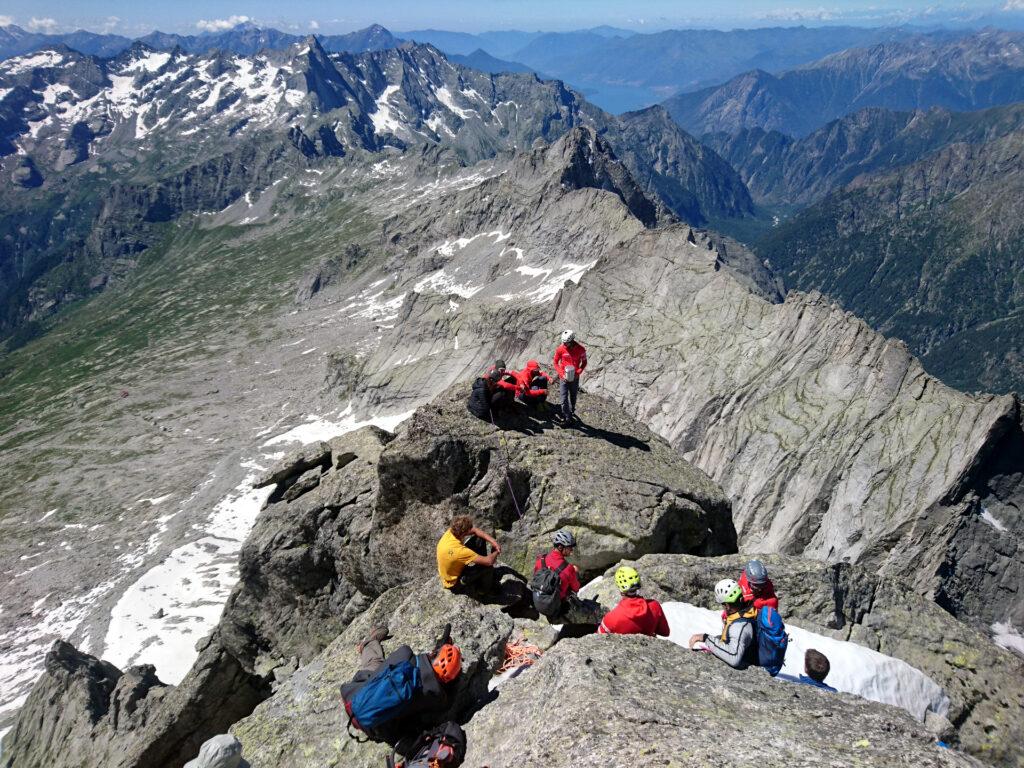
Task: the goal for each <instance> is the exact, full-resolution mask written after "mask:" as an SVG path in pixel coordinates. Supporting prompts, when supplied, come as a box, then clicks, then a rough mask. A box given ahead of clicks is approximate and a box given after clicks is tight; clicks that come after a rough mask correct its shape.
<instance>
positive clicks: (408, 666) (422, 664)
mask: <svg viewBox="0 0 1024 768" xmlns="http://www.w3.org/2000/svg"><path fill="white" fill-rule="evenodd" d="M388 637H390V635H389V634H388V630H387V627H383V626H378V627H374V628H373V629H372V630H371V631H370V634H369V635H367V636H366V637H365V638H364V639H363V640H362V641H361V642H360V643H359V644H358V645H356V651H357V652H358V653H359V662H360V664H359V671H357V672H356V673H355V675H354V676H353V678H352V680H351V682H348V683H345V684H344V685H342V686H341V698H342V701H343V702H344V705H345V712H346V714H347V715H348V720H349V722H348V726H349V728H348V730H349V735H350V736H352V738H355V739H357V740H359V737H358V735H357V734H355V733H353V731H352V728H353V727H355V728H356V729H358V730H360V731H362V732H363V733H365V734H366V735H367V737H369V738H371V739H373V740H374V741H387V742H389V743H394V742H396V741H398V740H399V739H400V738H402V737H403V736H409V735H413V734H416V733H419V731H420V730H421V729H422V727H423V726H424V724H426V723H429V722H430V721H436V720H437V719H438V717H439V716H441V715H442V714H443V713H444V711H445V710H446V709H447V707H448V695H447V691H446V690H445V688H446V686H447V685H448V684H450V683H451V682H453V681H454V680H455V679H456V678H457V677H458V676H459V673H460V672H461V671H462V652H461V651H460V650H459V647H458V646H456V645H454V644H452V642H451V626H450V625H449V626H448V627H446V628H445V631H444V634H443V636H442V637H441V638H440V639H438V641H437V643H436V644H435V646H434V650H433V651H431V652H430V653H421V654H413V651H412V648H410V647H409V646H408V645H401V646H399V647H398V648H396V649H395V650H394V651H392V652H391V653H390V654H388V656H387V657H385V656H384V646H383V645H382V644H381V643H382V642H383V641H384V640H386V639H387V638H388Z"/></svg>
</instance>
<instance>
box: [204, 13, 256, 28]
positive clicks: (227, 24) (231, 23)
mask: <svg viewBox="0 0 1024 768" xmlns="http://www.w3.org/2000/svg"><path fill="white" fill-rule="evenodd" d="M250 20H251V19H250V18H249V17H248V16H228V18H226V19H200V20H199V21H197V22H196V26H197V27H199V29H201V30H203V32H223V31H225V30H227V29H231V28H232V27H237V26H238V25H239V24H245V22H247V21H250Z"/></svg>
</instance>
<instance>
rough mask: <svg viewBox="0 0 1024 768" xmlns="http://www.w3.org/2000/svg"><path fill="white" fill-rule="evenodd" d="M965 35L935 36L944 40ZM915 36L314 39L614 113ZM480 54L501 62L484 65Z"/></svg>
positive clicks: (71, 39)
mask: <svg viewBox="0 0 1024 768" xmlns="http://www.w3.org/2000/svg"><path fill="white" fill-rule="evenodd" d="M962 34H963V33H951V32H950V33H937V35H938V36H939V37H945V38H954V37H958V36H960V35H962ZM913 35H914V30H911V29H905V28H883V29H863V28H857V27H820V28H814V29H808V28H805V27H786V28H774V29H753V30H733V31H729V32H720V31H716V30H672V31H667V32H658V33H655V34H635V33H632V32H629V31H628V30H622V29H615V28H611V27H596V28H594V29H589V30H582V31H577V32H549V33H542V32H522V31H516V30H510V31H501V32H484V33H481V34H477V35H473V34H468V33H464V32H450V31H444V30H431V29H427V30H413V31H410V32H398V33H396V34H392V33H391V32H389V31H388V30H386V29H384V28H383V27H380V26H379V25H374V26H372V27H369V28H367V29H365V30H360V31H358V32H352V33H350V34H347V35H322V36H320V42H321V45H323V47H324V49H325V50H328V51H332V52H339V51H349V52H353V53H359V52H362V51H370V50H382V49H385V48H390V47H394V46H395V45H397V44H398V43H400V42H401V41H402V40H413V41H416V42H420V43H428V44H430V45H433V46H435V47H436V48H438V49H439V50H441V51H442V52H444V53H445V54H448V55H451V56H455V57H461V56H466V57H475V58H474V59H473V66H478V67H480V68H482V69H484V70H485V71H491V72H495V71H526V70H527V69H529V70H532V71H535V72H541V73H544V74H545V75H546V76H548V77H553V78H558V79H560V80H563V81H565V82H567V83H569V84H570V85H572V86H573V87H574V88H576V89H577V90H579V91H581V92H582V93H584V94H585V95H587V96H588V98H589V99H590V100H591V101H593V102H594V103H595V104H597V105H598V106H600V107H602V108H603V109H605V110H607V111H610V112H616V113H617V112H624V111H628V110H635V109H639V108H642V107H646V106H649V105H651V104H654V103H657V102H659V101H662V100H663V99H665V98H666V97H667V96H671V95H673V94H675V93H678V92H680V91H686V90H689V89H693V88H699V87H703V86H706V85H710V84H718V83H722V82H723V81H725V80H728V79H729V78H731V77H733V76H735V75H738V74H740V73H742V72H745V71H747V70H751V69H754V68H758V69H761V70H769V71H782V70H786V69H790V68H793V67H796V66H800V65H803V64H807V63H809V62H813V61H816V60H818V59H820V58H821V57H823V56H826V55H828V54H832V53H836V52H839V51H843V50H845V49H848V48H850V47H857V46H861V47H863V46H871V45H875V44H879V43H888V42H893V41H899V40H905V39H907V38H910V37H912V36H913ZM301 39H302V38H301V37H300V36H297V35H294V34H289V33H286V32H281V31H279V30H275V29H262V28H260V27H257V26H255V25H253V24H251V23H246V24H241V25H238V26H237V27H235V28H233V29H230V30H226V31H224V32H216V33H206V34H201V35H178V34H167V33H162V32H153V33H151V34H148V35H145V36H144V37H141V38H139V40H141V41H142V42H144V43H146V44H147V45H150V46H151V47H153V48H156V49H157V50H164V51H170V50H173V49H174V47H175V46H178V47H180V48H181V49H182V50H184V51H186V52H188V53H205V52H206V51H209V50H212V49H219V50H223V51H228V52H232V53H239V54H244V55H251V54H253V53H256V52H257V51H260V50H263V49H270V50H282V49H284V48H287V47H288V46H290V45H294V44H296V43H297V42H299V41H300V40H301ZM132 42H133V41H132V40H129V39H128V38H125V37H121V36H118V35H99V34H96V33H92V32H85V31H78V32H74V33H71V34H56V35H44V34H37V33H30V32H26V31H25V30H23V29H21V28H19V27H15V26H8V27H3V28H0V58H9V57H11V56H16V55H21V54H24V53H29V52H32V51H35V50H39V49H41V48H44V47H46V46H50V45H54V44H64V45H67V46H68V47H69V48H72V49H74V50H77V51H80V52H82V53H87V54H92V55H97V56H113V55H116V54H118V53H120V52H121V51H123V50H126V49H127V48H128V47H129V46H130V45H131V43H132ZM478 51H481V52H483V54H485V55H489V56H491V57H494V58H495V59H498V60H499V61H498V62H494V61H491V60H489V59H485V58H484V57H483V56H482V55H481V54H480V53H477V52H478ZM499 67H500V69H499ZM670 111H671V110H670Z"/></svg>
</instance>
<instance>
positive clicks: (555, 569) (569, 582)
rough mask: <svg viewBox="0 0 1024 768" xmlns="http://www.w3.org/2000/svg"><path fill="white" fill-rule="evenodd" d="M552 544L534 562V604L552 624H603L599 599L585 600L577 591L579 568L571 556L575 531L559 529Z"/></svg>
mask: <svg viewBox="0 0 1024 768" xmlns="http://www.w3.org/2000/svg"><path fill="white" fill-rule="evenodd" d="M552 545H553V546H552V549H551V551H550V552H548V553H547V554H545V555H541V556H540V557H538V558H537V562H536V563H534V566H533V578H532V579H531V580H530V591H531V592H532V593H533V607H534V608H536V609H537V612H538V613H540V614H541V615H543V616H546V617H547V619H548V621H550V622H551V623H552V624H582V625H596V624H600V623H601V619H602V618H603V617H604V609H603V608H601V606H600V604H599V603H598V602H597V601H596V600H584V599H582V598H581V597H580V596H579V595H578V594H577V593H578V592H579V591H580V575H579V570H578V569H577V568H576V566H575V565H572V564H570V563H569V561H568V560H567V558H569V557H571V556H572V553H573V551H574V550H575V549H576V537H575V536H574V535H573V534H572V531H566V530H562V531H558V532H557V533H556V534H555V535H554V538H553V540H552Z"/></svg>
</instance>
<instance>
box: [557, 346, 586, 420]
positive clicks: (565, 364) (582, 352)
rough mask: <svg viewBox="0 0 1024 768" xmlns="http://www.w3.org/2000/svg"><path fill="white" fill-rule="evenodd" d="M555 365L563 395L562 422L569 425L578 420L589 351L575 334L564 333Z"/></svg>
mask: <svg viewBox="0 0 1024 768" xmlns="http://www.w3.org/2000/svg"><path fill="white" fill-rule="evenodd" d="M554 365H555V371H556V372H557V373H558V379H559V384H560V389H561V393H562V420H563V421H564V422H565V423H566V424H569V423H571V422H572V421H573V419H575V418H576V396H577V395H578V394H579V392H580V375H581V374H582V373H583V371H584V370H586V367H587V350H586V349H585V348H584V346H583V345H582V344H580V343H579V342H578V341H576V334H575V332H573V331H570V330H568V329H566V330H564V331H562V343H561V344H559V346H558V349H556V350H555V359H554Z"/></svg>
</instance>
